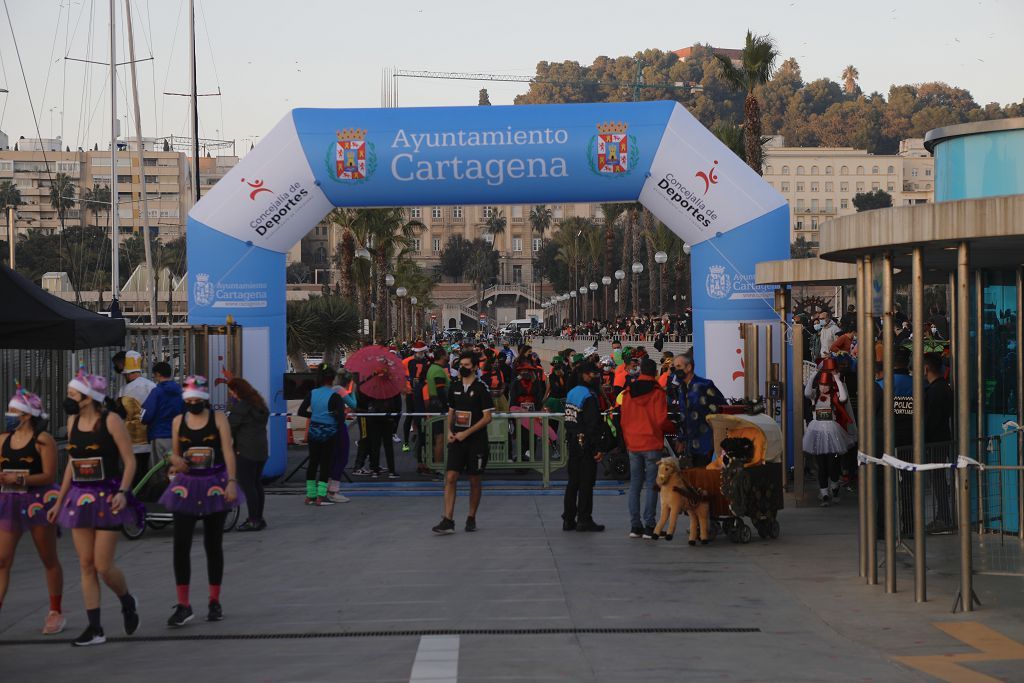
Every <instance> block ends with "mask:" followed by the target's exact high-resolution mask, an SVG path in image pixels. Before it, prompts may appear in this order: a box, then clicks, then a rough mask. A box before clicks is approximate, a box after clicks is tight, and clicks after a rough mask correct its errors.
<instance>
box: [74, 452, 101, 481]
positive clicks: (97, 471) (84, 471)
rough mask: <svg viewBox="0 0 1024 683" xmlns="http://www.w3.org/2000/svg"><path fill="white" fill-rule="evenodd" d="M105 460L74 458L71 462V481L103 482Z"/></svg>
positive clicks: (98, 458)
mask: <svg viewBox="0 0 1024 683" xmlns="http://www.w3.org/2000/svg"><path fill="white" fill-rule="evenodd" d="M105 478H106V477H105V476H104V472H103V458H101V457H98V456H97V457H95V458H73V459H72V460H71V479H72V480H74V481H84V482H88V481H103V480H104V479H105Z"/></svg>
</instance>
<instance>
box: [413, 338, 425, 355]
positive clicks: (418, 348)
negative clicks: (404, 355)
mask: <svg viewBox="0 0 1024 683" xmlns="http://www.w3.org/2000/svg"><path fill="white" fill-rule="evenodd" d="M426 350H427V345H426V344H424V343H423V340H422V339H417V340H416V343H415V344H413V345H412V352H413V353H423V352H424V351H426Z"/></svg>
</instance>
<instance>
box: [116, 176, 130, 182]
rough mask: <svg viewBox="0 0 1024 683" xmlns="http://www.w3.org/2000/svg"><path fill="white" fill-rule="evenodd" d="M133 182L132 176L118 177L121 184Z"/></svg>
mask: <svg viewBox="0 0 1024 683" xmlns="http://www.w3.org/2000/svg"><path fill="white" fill-rule="evenodd" d="M131 181H132V177H131V176H130V175H118V176H117V182H119V183H130V182H131Z"/></svg>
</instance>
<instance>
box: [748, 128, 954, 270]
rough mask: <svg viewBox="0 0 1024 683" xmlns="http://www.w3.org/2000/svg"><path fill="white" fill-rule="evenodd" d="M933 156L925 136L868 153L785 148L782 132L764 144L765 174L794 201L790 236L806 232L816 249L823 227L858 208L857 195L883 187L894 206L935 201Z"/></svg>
mask: <svg viewBox="0 0 1024 683" xmlns="http://www.w3.org/2000/svg"><path fill="white" fill-rule="evenodd" d="M934 168H935V163H934V160H933V159H932V156H931V155H930V154H929V153H928V151H927V150H926V149H925V148H924V141H923V140H921V139H909V140H903V141H901V142H900V146H899V152H898V153H897V154H891V155H890V154H868V152H867V151H866V150H863V149H854V148H852V147H786V146H785V142H784V140H783V138H782V137H781V136H773V137H772V138H771V139H770V140H769V141H768V143H767V144H766V145H765V161H764V179H765V180H767V181H768V182H769V183H770V184H771V185H772V187H774V188H775V189H776V190H778V191H779V193H780V194H782V196H784V197H785V198H786V200H787V201H788V202H789V210H790V239H791V241H794V240H796V239H797V238H798V237H803V238H804V239H805V240H806V241H807V242H808V243H810V244H811V246H812V248H813V249H814V250H815V252H816V251H817V245H818V229H819V228H820V226H821V224H822V223H824V222H825V221H827V220H830V219H832V218H836V217H837V216H846V215H849V214H853V213H856V212H857V209H856V207H854V205H853V198H854V196H855V195H857V194H859V193H861V192H871V191H873V190H884V191H886V192H888V193H889V194H890V195H891V196H892V203H893V206H908V205H913V204H925V203H927V202H931V201H932V198H933V194H934V188H935V182H934Z"/></svg>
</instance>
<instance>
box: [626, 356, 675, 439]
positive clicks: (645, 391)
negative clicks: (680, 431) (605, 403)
mask: <svg viewBox="0 0 1024 683" xmlns="http://www.w3.org/2000/svg"><path fill="white" fill-rule="evenodd" d="M620 423H621V425H622V438H623V439H624V440H625V441H626V450H628V451H631V452H634V453H636V452H639V451H661V450H662V449H663V448H664V447H665V427H666V423H668V424H669V425H671V422H669V420H668V400H667V399H666V397H665V390H664V389H662V388H661V387H660V386H658V381H657V380H656V379H655V378H654V377H651V376H650V375H640V376H639V377H637V378H636V381H634V382H633V383H632V384H630V385H629V388H627V389H626V390H625V391H623V392H622V413H621V421H620ZM670 431H671V430H670Z"/></svg>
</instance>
